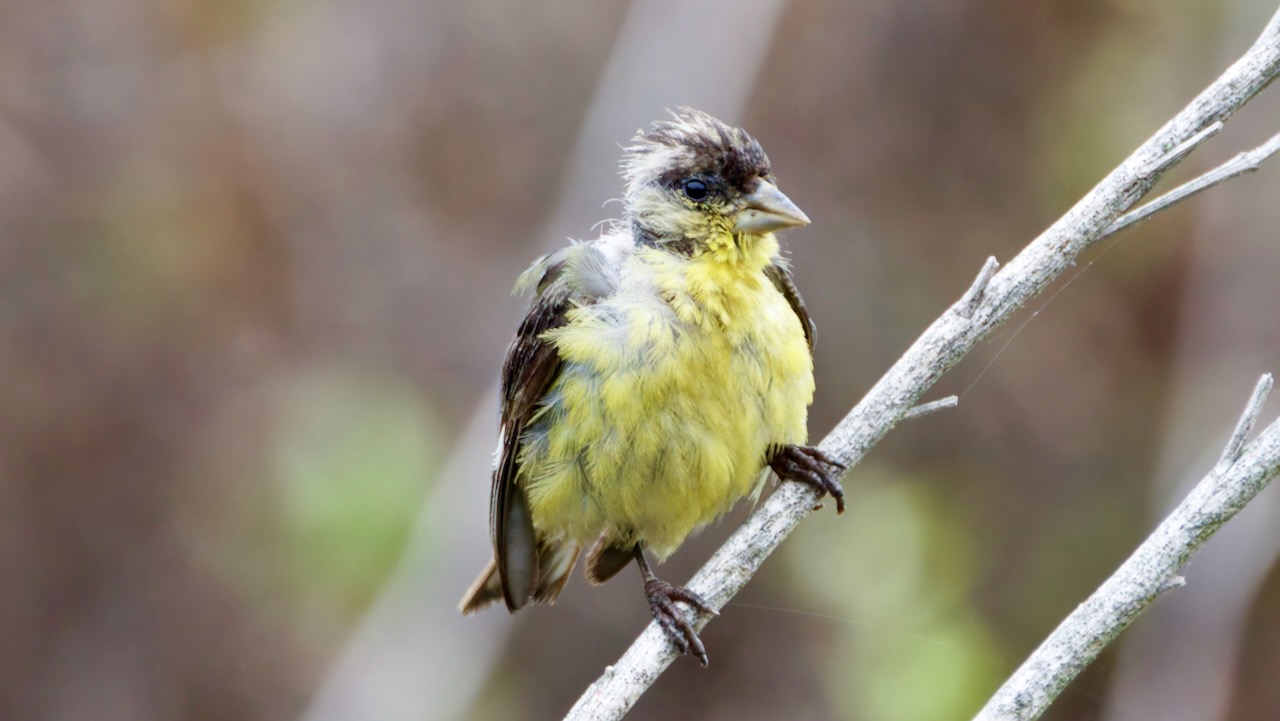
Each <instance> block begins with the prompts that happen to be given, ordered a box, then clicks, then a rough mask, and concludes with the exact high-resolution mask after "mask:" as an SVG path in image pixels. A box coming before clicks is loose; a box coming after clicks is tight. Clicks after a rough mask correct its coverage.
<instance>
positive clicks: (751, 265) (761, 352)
mask: <svg viewBox="0 0 1280 721" xmlns="http://www.w3.org/2000/svg"><path fill="white" fill-rule="evenodd" d="M622 176H623V179H624V181H625V190H624V196H623V204H624V210H623V213H622V218H621V219H620V220H618V221H615V222H613V223H612V225H611V226H610V227H609V228H608V229H607V230H606V231H605V232H604V233H603V234H602V235H601V237H600V238H598V239H597V240H594V241H590V242H583V243H572V244H570V245H569V246H568V247H566V248H562V249H561V250H558V251H556V252H554V253H551V254H549V255H546V256H543V257H542V258H539V259H538V260H537V261H535V262H534V263H533V265H532V266H531V267H530V268H529V269H528V270H527V271H525V272H524V274H523V275H522V276H521V277H520V279H519V280H518V281H517V284H516V288H517V290H518V291H519V290H532V291H533V293H534V297H533V301H532V303H531V306H530V309H529V313H528V315H527V316H526V317H525V319H524V322H523V323H521V324H520V328H519V330H518V331H517V332H516V337H515V339H514V340H513V341H512V343H511V346H510V348H509V349H508V351H507V357H506V363H505V364H504V366H503V371H502V417H501V423H500V435H499V441H498V450H497V453H496V457H495V467H494V473H493V489H492V497H491V503H490V509H489V529H490V534H491V540H492V542H493V549H494V560H493V561H491V562H490V563H489V566H488V567H487V568H486V569H485V570H484V572H482V573H481V574H480V577H479V578H478V579H476V582H475V584H474V585H473V586H472V587H471V589H470V590H469V591H467V594H466V596H465V597H464V598H463V599H462V603H461V606H460V608H461V610H462V612H463V613H464V614H469V613H472V612H475V611H477V610H479V609H481V608H484V607H485V606H487V605H489V604H491V603H493V602H495V601H497V600H499V599H502V600H504V601H506V604H507V608H508V609H510V610H511V611H512V612H514V611H516V610H519V609H520V608H522V607H524V606H525V605H526V604H528V603H530V602H531V601H532V602H535V603H552V602H554V601H555V600H556V597H557V596H559V595H560V591H561V590H562V589H563V588H564V585H565V581H566V580H567V579H568V577H569V573H570V572H571V571H572V570H573V566H574V564H575V563H576V562H577V559H578V554H579V551H580V550H581V549H582V548H584V547H586V546H588V545H590V548H591V550H590V551H589V552H588V553H587V568H586V575H587V579H588V580H589V581H591V582H592V583H594V584H598V583H603V582H604V581H606V580H608V579H609V578H610V577H612V576H613V575H614V574H616V573H617V572H618V571H619V570H621V569H622V568H623V567H624V566H625V565H627V564H628V563H629V562H630V561H632V560H635V562H636V563H637V565H638V566H639V567H640V573H641V575H642V577H643V580H644V589H645V594H646V596H647V597H648V600H649V606H650V608H651V610H652V612H653V616H654V618H655V619H657V621H658V622H659V623H660V624H661V626H662V627H663V629H665V630H666V632H667V634H668V635H669V636H670V638H671V640H672V642H673V643H674V644H675V646H676V647H677V648H678V649H679V650H680V652H681V653H690V652H692V653H693V654H694V655H696V656H697V657H698V658H699V659H700V660H701V661H702V663H703V665H706V663H707V655H706V650H705V648H704V646H703V644H702V642H701V640H699V638H698V636H697V634H696V633H695V631H694V629H693V626H692V625H691V624H690V623H689V621H688V620H687V619H686V618H685V616H684V614H683V613H682V612H680V610H679V608H678V607H676V605H675V603H676V602H677V601H683V602H685V603H687V604H689V605H690V606H692V607H693V608H694V609H696V610H697V611H700V612H703V613H715V611H714V610H713V609H712V608H711V607H710V605H709V604H708V603H707V602H706V601H705V600H704V599H702V598H701V597H699V596H698V595H697V594H695V593H693V592H691V591H689V590H687V589H684V588H680V587H676V586H672V585H671V584H669V583H667V582H665V581H662V580H659V579H658V578H657V577H656V576H655V575H654V573H653V571H652V569H651V568H650V567H649V563H648V561H647V560H646V558H645V551H646V550H648V551H650V552H652V553H653V554H654V555H655V556H656V557H657V558H658V559H659V560H662V559H665V558H666V557H667V556H669V555H670V554H671V553H672V552H673V551H674V550H675V549H676V548H677V547H678V546H679V545H680V544H681V543H682V542H683V541H684V540H685V538H687V537H688V536H689V534H691V533H693V532H694V531H697V530H698V529H700V528H702V527H703V526H706V525H707V524H708V523H710V522H711V521H713V520H715V519H716V518H718V517H719V516H720V515H722V514H723V513H725V512H726V511H728V510H729V509H730V508H731V507H732V506H733V505H734V503H736V502H737V501H738V500H739V499H741V498H743V497H746V496H753V495H755V494H758V493H759V492H760V489H761V487H762V486H763V484H764V481H765V478H766V476H767V474H768V471H769V469H772V470H773V471H774V472H776V473H777V474H778V476H779V477H780V478H782V479H784V480H794V481H800V482H804V483H808V484H810V485H813V486H815V487H817V488H818V489H819V491H820V492H822V493H830V494H831V495H832V496H833V497H834V498H835V499H836V502H837V510H839V511H843V510H844V494H843V491H842V490H841V487H840V483H839V480H838V475H839V471H840V470H842V466H840V464H838V463H837V462H836V461H834V460H833V459H831V458H829V457H827V456H826V455H824V454H823V453H822V452H820V451H819V450H817V449H816V448H813V447H809V446H805V445H803V444H804V442H805V439H806V437H807V428H806V421H807V415H808V407H809V404H810V403H811V402H812V400H813V390H814V384H813V360H812V355H811V351H812V344H813V331H814V326H813V322H812V321H811V320H810V318H809V313H808V311H807V309H806V308H805V305H804V302H803V301H802V300H801V298H800V294H799V293H798V292H797V291H796V287H795V284H794V283H793V282H792V276H791V272H790V270H789V269H788V266H787V263H786V261H785V260H784V258H783V257H782V255H781V254H780V250H779V246H778V241H777V239H776V238H775V237H774V231H777V230H781V229H783V228H791V227H795V226H802V225H807V224H808V223H809V218H808V217H807V216H806V215H805V214H804V213H803V212H802V211H801V210H800V209H799V208H798V207H796V205H795V204H794V203H792V202H791V200H790V199H788V198H787V196H785V195H783V194H782V191H780V190H779V189H778V186H777V181H776V179H775V178H774V175H773V172H772V170H771V168H770V165H769V159H768V157H766V156H765V153H764V150H763V149H762V148H761V147H760V144H759V142H757V141H756V140H755V139H754V138H753V137H751V136H750V135H748V134H747V133H746V132H745V131H744V130H742V129H741V128H736V127H733V126H730V125H727V124H725V123H723V122H721V121H719V120H717V119H715V118H713V117H711V116H710V115H708V114H706V113H703V112H700V111H696V110H691V109H688V108H680V109H677V110H675V111H673V112H672V117H671V119H670V120H666V121H660V122H657V123H654V124H653V125H652V127H651V129H650V130H648V131H643V130H642V131H640V132H639V133H638V134H637V135H636V137H635V138H634V140H633V143H632V144H631V145H630V146H629V147H627V148H626V149H625V151H624V157H623V160H622Z"/></svg>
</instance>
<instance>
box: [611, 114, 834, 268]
mask: <svg viewBox="0 0 1280 721" xmlns="http://www.w3.org/2000/svg"><path fill="white" fill-rule="evenodd" d="M671 115H672V118H671V120H664V121H659V122H657V123H654V124H653V127H652V128H651V129H650V130H648V131H640V132H639V133H638V134H637V135H636V137H635V138H634V140H633V142H632V145H631V146H630V147H628V148H627V149H626V154H625V156H624V157H623V160H622V176H623V178H624V179H625V180H626V192H625V198H624V201H625V204H626V216H627V217H626V219H627V221H628V222H629V223H631V224H632V226H633V227H634V228H635V230H636V237H637V240H638V241H639V242H644V243H650V244H654V245H657V246H658V247H665V248H669V249H671V250H673V251H677V252H681V253H684V254H686V255H688V254H693V253H696V252H699V251H700V250H704V249H707V248H715V247H717V246H719V245H723V244H726V243H733V244H735V245H737V246H739V247H740V246H742V245H743V243H744V242H749V239H750V238H752V237H759V236H762V235H765V234H768V233H772V232H773V231H775V230H780V229H782V228H790V227H794V226H798V225H807V224H808V223H809V218H808V216H806V215H805V214H804V212H803V211H801V210H800V209H799V208H797V207H796V205H795V203H792V202H791V199H790V198H788V197H787V196H785V195H783V194H782V191H780V190H778V186H777V184H776V180H775V179H774V177H773V172H772V170H771V169H770V167H769V158H768V156H766V155H765V154H764V150H763V149H762V148H761V147H760V143H759V142H757V141H756V139H755V138H753V137H751V136H750V135H748V134H747V132H746V131H745V130H742V129H741V128H736V127H733V126H731V125H727V124H725V123H723V122H721V121H719V120H717V119H715V118H713V117H711V116H710V115H707V114H706V113H704V112H701V111H698V110H692V109H689V108H679V109H677V110H675V111H673V112H672V114H671Z"/></svg>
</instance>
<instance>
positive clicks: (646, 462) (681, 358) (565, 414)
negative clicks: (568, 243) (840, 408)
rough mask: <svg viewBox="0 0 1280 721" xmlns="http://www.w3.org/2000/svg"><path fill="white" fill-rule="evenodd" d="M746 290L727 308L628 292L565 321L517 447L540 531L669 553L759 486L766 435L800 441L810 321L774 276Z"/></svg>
mask: <svg viewBox="0 0 1280 721" xmlns="http://www.w3.org/2000/svg"><path fill="white" fill-rule="evenodd" d="M736 292H737V297H735V298H734V299H733V306H734V307H733V308H731V310H733V311H735V312H734V313H732V317H725V318H721V319H719V320H716V319H714V318H711V317H708V316H705V315H699V314H696V313H695V314H694V315H693V316H689V315H688V314H687V313H686V314H684V315H685V317H681V313H679V312H677V311H676V310H674V309H673V308H672V307H671V306H670V305H669V304H667V303H665V302H663V301H659V300H657V299H655V298H652V297H649V296H637V297H635V298H631V299H629V298H628V297H627V296H626V295H625V294H620V296H619V297H618V298H616V299H615V300H613V301H610V302H608V303H605V304H601V305H598V306H591V307H588V308H581V309H578V310H575V311H573V312H572V313H571V316H570V323H569V324H568V325H567V326H566V327H564V328H562V329H560V330H559V331H556V333H555V343H556V345H557V348H558V350H559V351H560V353H561V356H562V358H563V359H564V361H565V366H564V369H563V371H562V373H561V376H560V378H559V380H558V381H557V382H556V384H555V385H554V386H553V387H552V389H551V391H550V392H549V393H548V395H547V401H546V403H545V405H544V407H543V409H542V410H541V411H540V413H539V415H538V416H537V417H535V419H534V420H533V422H531V423H530V425H529V427H528V429H527V430H526V433H525V435H524V436H523V440H524V451H523V453H522V456H521V459H520V476H521V482H522V484H523V485H524V486H525V488H526V489H527V490H528V493H529V500H530V509H531V512H532V515H533V522H534V525H535V527H536V528H537V529H538V531H539V533H540V534H544V535H548V536H551V537H557V536H559V537H568V538H573V539H577V540H579V541H582V542H584V543H585V542H590V541H591V540H593V539H594V538H595V537H597V536H599V535H600V534H602V533H604V534H608V535H610V536H611V537H613V538H614V539H616V540H618V541H620V542H623V543H627V542H631V541H643V542H645V543H646V544H647V545H648V546H649V547H650V548H651V549H652V550H653V551H654V552H655V553H656V554H657V555H658V556H659V557H665V556H666V555H668V554H669V553H670V552H671V551H673V550H675V548H676V547H677V546H679V545H680V543H681V542H682V541H683V540H684V539H685V538H686V537H687V536H688V535H689V534H690V533H692V532H693V531H695V530H697V529H698V528H700V527H702V526H704V525H706V524H707V523H709V522H711V521H712V520H714V519H715V518H717V517H718V516H719V515H720V514H722V513H724V512H725V511H727V510H729V508H730V507H732V505H733V504H734V503H735V502H736V501H737V500H738V499H740V498H742V497H744V496H747V495H749V494H751V493H752V491H753V490H755V489H757V488H758V484H759V483H760V482H761V481H762V479H763V476H762V472H763V469H764V467H765V466H764V461H765V454H766V452H767V451H768V449H769V447H770V446H772V445H780V444H789V443H803V442H804V440H805V438H806V417H807V409H808V406H809V404H810V402H811V401H812V399H813V370H812V361H811V358H810V355H809V349H808V346H807V345H806V342H805V338H804V332H803V329H802V328H801V325H800V321H799V319H798V318H797V316H796V314H795V313H794V311H793V310H792V309H791V307H790V306H789V305H788V304H787V302H786V300H785V299H784V298H783V297H782V296H781V295H780V294H779V293H778V292H777V291H776V290H775V289H774V288H773V286H772V285H771V284H769V283H768V282H767V281H763V280H762V282H759V283H754V282H753V283H747V284H744V287H740V288H737V289H736Z"/></svg>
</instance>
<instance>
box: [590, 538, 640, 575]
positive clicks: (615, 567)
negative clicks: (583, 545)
mask: <svg viewBox="0 0 1280 721" xmlns="http://www.w3.org/2000/svg"><path fill="white" fill-rule="evenodd" d="M633 560H635V553H634V551H633V547H632V546H625V547H624V546H616V545H613V544H611V543H608V542H607V541H606V540H605V537H604V536H601V537H600V538H599V539H597V540H596V543H595V545H594V546H592V547H591V552H590V553H588V554H587V580H588V581H590V582H591V583H592V584H594V585H597V586H598V585H600V584H602V583H604V582H605V581H608V580H609V579H611V578H613V577H614V576H615V575H617V573H618V571H621V570H622V569H624V568H626V567H627V564H628V563H631V562H632V561H633Z"/></svg>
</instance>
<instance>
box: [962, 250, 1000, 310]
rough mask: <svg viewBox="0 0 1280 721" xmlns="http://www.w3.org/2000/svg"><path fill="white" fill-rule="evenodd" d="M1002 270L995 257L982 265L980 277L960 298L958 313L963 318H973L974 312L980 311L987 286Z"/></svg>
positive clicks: (975, 279) (979, 272)
mask: <svg viewBox="0 0 1280 721" xmlns="http://www.w3.org/2000/svg"><path fill="white" fill-rule="evenodd" d="M999 269H1000V261H998V260H996V257H995V256H994V255H993V256H991V257H989V258H987V262H985V263H983V264H982V270H979V271H978V277H977V278H974V279H973V285H970V286H969V290H967V291H965V293H964V295H962V296H960V302H959V303H957V304H956V312H957V313H959V314H960V316H961V317H963V318H972V317H973V312H974V311H975V310H977V309H978V304H979V303H981V302H982V296H983V294H984V293H986V291H987V286H988V285H990V284H991V279H992V278H993V277H995V274H996V271H997V270H999Z"/></svg>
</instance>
